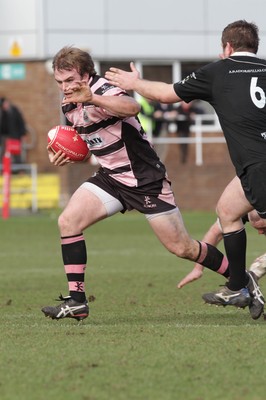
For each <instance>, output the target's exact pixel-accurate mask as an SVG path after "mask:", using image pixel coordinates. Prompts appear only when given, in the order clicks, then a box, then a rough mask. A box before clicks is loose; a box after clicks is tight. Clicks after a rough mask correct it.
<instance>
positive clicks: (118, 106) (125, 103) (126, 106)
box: [62, 81, 140, 118]
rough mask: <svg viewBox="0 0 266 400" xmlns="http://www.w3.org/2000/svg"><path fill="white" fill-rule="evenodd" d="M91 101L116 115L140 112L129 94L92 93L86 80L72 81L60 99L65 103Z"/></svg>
mask: <svg viewBox="0 0 266 400" xmlns="http://www.w3.org/2000/svg"><path fill="white" fill-rule="evenodd" d="M69 102H71V103H91V104H94V105H95V106H97V107H101V108H103V109H105V110H106V111H108V112H110V113H111V114H114V115H117V116H118V117H121V118H124V117H131V116H135V115H137V114H138V113H139V112H140V105H139V104H138V103H137V101H136V100H135V99H133V98H132V97H129V96H101V95H97V94H95V93H92V91H91V88H90V86H89V85H88V83H87V82H86V81H81V82H74V83H73V84H72V85H70V86H69V88H68V92H67V94H66V93H65V97H64V99H63V101H62V103H63V104H65V103H69Z"/></svg>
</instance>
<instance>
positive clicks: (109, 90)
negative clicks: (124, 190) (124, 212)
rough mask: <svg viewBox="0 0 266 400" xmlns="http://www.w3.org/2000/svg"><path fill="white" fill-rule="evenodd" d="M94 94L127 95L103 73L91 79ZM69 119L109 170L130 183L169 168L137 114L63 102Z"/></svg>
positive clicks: (142, 182)
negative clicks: (150, 140)
mask: <svg viewBox="0 0 266 400" xmlns="http://www.w3.org/2000/svg"><path fill="white" fill-rule="evenodd" d="M89 85H90V87H91V90H92V92H93V93H95V94H98V95H101V96H127V93H126V92H125V91H123V90H122V89H120V88H117V87H115V86H112V85H110V84H109V82H108V81H107V80H106V79H104V78H102V77H101V76H99V75H95V76H93V77H91V78H90V80H89ZM62 109H63V113H64V114H65V116H66V118H67V120H68V122H69V123H70V124H71V125H73V126H74V127H75V129H76V130H77V131H78V133H79V134H80V135H81V136H82V138H83V140H85V141H86V142H87V144H88V147H89V149H90V151H91V153H92V154H94V155H95V156H96V158H97V160H98V162H99V164H100V166H101V168H102V169H103V170H104V172H105V173H107V174H108V175H110V176H111V177H112V178H113V179H115V180H117V181H118V182H120V183H122V184H124V185H126V186H131V187H134V186H143V185H146V184H148V183H151V182H154V181H158V180H161V179H164V178H165V177H166V170H165V166H164V165H163V163H162V162H161V161H160V159H159V158H158V156H157V154H156V152H155V151H154V149H153V147H152V145H151V143H150V142H149V141H148V139H147V136H146V133H145V132H144V130H143V128H142V126H141V124H140V122H139V120H138V118H137V117H127V118H121V117H118V116H117V115H114V114H111V113H110V112H108V111H107V110H105V109H103V108H101V107H97V106H95V105H93V104H90V103H77V104H74V103H68V104H65V105H63V108H62Z"/></svg>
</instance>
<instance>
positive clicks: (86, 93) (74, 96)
mask: <svg viewBox="0 0 266 400" xmlns="http://www.w3.org/2000/svg"><path fill="white" fill-rule="evenodd" d="M91 100H92V92H91V88H90V86H89V85H88V83H87V82H86V81H80V82H73V83H72V84H70V85H69V86H68V88H67V90H66V91H65V92H64V98H63V101H62V104H66V103H86V102H88V103H89V102H90V101H91Z"/></svg>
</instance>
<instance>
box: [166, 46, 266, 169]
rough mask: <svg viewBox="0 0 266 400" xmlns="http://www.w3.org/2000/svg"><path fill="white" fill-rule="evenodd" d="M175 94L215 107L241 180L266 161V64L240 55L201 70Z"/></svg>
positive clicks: (186, 79) (192, 75)
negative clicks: (253, 166) (246, 168)
mask: <svg viewBox="0 0 266 400" xmlns="http://www.w3.org/2000/svg"><path fill="white" fill-rule="evenodd" d="M174 90H175V92H176V93H177V95H178V96H179V97H180V98H181V99H183V100H184V101H186V102H189V101H191V100H194V99H201V100H205V101H207V102H208V103H210V104H211V105H212V106H213V107H214V109H215V111H216V113H217V115H218V118H219V121H220V124H221V127H222V130H223V132H224V136H225V139H226V142H227V145H228V149H229V153H230V156H231V160H232V162H233V164H234V166H235V169H236V173H237V175H238V176H241V174H242V173H243V170H244V168H245V167H247V166H249V165H251V164H254V163H257V162H261V161H266V98H265V93H266V60H262V59H259V58H257V57H256V56H255V55H254V56H250V55H246V54H245V53H243V54H241V53H237V55H232V56H231V57H230V58H226V59H224V60H219V61H216V62H213V63H210V64H207V65H205V66H204V67H202V68H200V69H198V70H197V71H196V72H194V73H192V74H191V75H189V76H188V77H187V78H185V79H184V80H182V81H180V82H178V83H175V84H174Z"/></svg>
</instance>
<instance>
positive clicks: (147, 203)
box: [143, 196, 157, 208]
mask: <svg viewBox="0 0 266 400" xmlns="http://www.w3.org/2000/svg"><path fill="white" fill-rule="evenodd" d="M143 206H144V208H156V207H157V204H155V203H152V202H151V198H150V196H144V204H143Z"/></svg>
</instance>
